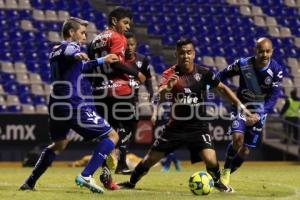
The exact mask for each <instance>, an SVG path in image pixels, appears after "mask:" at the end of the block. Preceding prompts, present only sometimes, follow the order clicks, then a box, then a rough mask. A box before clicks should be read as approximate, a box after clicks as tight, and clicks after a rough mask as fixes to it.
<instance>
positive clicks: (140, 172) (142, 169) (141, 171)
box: [130, 162, 149, 184]
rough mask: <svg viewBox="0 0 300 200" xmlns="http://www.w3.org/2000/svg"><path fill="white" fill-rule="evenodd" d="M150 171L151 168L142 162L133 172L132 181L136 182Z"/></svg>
mask: <svg viewBox="0 0 300 200" xmlns="http://www.w3.org/2000/svg"><path fill="white" fill-rule="evenodd" d="M148 171H149V168H148V167H146V166H144V164H143V163H142V162H140V163H139V164H138V165H137V166H136V168H135V169H134V171H133V172H132V174H131V177H130V183H132V184H136V183H137V182H138V181H139V180H140V179H141V178H142V177H143V176H144V175H146V174H147V173H148Z"/></svg>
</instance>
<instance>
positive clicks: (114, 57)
mask: <svg viewBox="0 0 300 200" xmlns="http://www.w3.org/2000/svg"><path fill="white" fill-rule="evenodd" d="M118 61H120V60H119V57H118V56H117V55H116V54H108V55H106V56H104V62H105V63H114V62H118Z"/></svg>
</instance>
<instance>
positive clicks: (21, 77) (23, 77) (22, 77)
mask: <svg viewBox="0 0 300 200" xmlns="http://www.w3.org/2000/svg"><path fill="white" fill-rule="evenodd" d="M16 78H17V81H18V83H20V84H29V83H30V81H29V76H28V74H27V73H24V72H20V73H17V74H16Z"/></svg>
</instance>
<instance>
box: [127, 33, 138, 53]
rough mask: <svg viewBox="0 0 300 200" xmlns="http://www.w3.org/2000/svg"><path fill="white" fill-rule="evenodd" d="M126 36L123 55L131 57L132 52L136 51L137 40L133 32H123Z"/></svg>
mask: <svg viewBox="0 0 300 200" xmlns="http://www.w3.org/2000/svg"><path fill="white" fill-rule="evenodd" d="M125 36H126V38H127V48H126V51H125V57H126V58H132V57H133V56H134V53H135V51H136V47H137V41H136V38H135V36H134V34H133V33H131V32H127V33H126V34H125Z"/></svg>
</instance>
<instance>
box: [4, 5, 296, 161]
mask: <svg viewBox="0 0 300 200" xmlns="http://www.w3.org/2000/svg"><path fill="white" fill-rule="evenodd" d="M120 5H122V6H126V7H129V8H131V9H132V11H133V14H134V26H133V32H134V33H136V35H137V37H138V40H139V47H138V52H140V53H142V54H144V55H146V56H147V57H148V58H149V59H150V60H151V64H152V65H153V66H154V70H155V72H153V73H154V74H156V75H155V76H153V80H157V81H159V77H160V76H159V74H161V73H162V71H163V70H164V69H166V68H167V67H168V66H169V65H170V64H173V62H174V56H173V55H174V44H175V43H176V40H177V39H179V38H180V37H181V36H188V37H191V38H192V39H193V40H194V41H195V42H196V53H197V63H200V64H202V65H204V66H206V67H208V68H210V69H211V70H213V71H214V72H217V71H219V70H221V69H223V68H224V67H226V66H227V64H230V63H231V62H233V61H234V59H235V58H238V57H241V56H250V55H252V48H253V46H254V41H255V40H256V39H257V38H259V37H262V36H267V37H270V38H271V39H272V41H273V44H274V47H275V51H274V58H275V60H277V61H278V62H279V63H280V64H282V65H283V66H284V70H285V72H284V76H285V77H284V79H283V90H282V94H281V98H280V99H279V100H278V102H277V104H276V107H275V109H274V113H273V114H272V115H271V116H270V117H269V120H268V122H267V124H266V127H265V130H264V132H265V134H264V137H263V140H262V143H261V144H260V145H259V147H258V148H257V149H256V150H255V151H254V154H253V155H251V158H250V159H251V160H297V159H299V158H300V156H299V145H298V144H299V143H298V144H297V141H292V140H291V139H290V138H287V139H288V140H287V141H288V142H286V143H282V142H281V141H282V140H283V139H284V138H285V137H286V135H287V134H286V130H285V129H284V128H283V124H284V123H286V122H285V121H284V120H283V119H281V118H280V117H279V115H278V111H279V110H280V109H281V107H282V106H283V103H284V99H285V98H287V96H289V93H290V91H291V90H292V89H293V87H295V86H296V87H297V90H298V93H300V84H299V83H300V76H299V75H300V49H299V47H300V1H299V0H276V1H272V0H181V1H179V0H172V1H168V0H160V1H158V0H147V1H140V0H139V1H132V0H120V1H116V0H115V1H105V0H90V1H88V0H80V1H79V0H78V1H75V0H0V21H1V32H0V63H1V66H0V161H20V160H22V159H23V158H24V156H25V155H26V153H27V152H28V151H30V150H32V149H33V148H34V147H35V146H36V145H46V144H47V143H48V142H49V139H48V135H47V112H48V111H47V99H48V97H47V96H48V95H49V92H50V90H51V86H50V84H49V78H50V77H49V76H50V68H49V64H48V53H49V49H50V48H51V46H52V45H53V44H54V43H56V42H58V41H60V39H61V37H60V28H61V25H62V22H63V21H64V20H65V19H66V18H68V17H69V16H76V17H81V18H83V19H86V20H88V21H90V22H91V23H90V25H89V26H88V41H90V40H91V39H92V38H93V37H94V36H95V35H96V34H97V32H98V31H99V30H103V29H104V28H105V27H106V26H105V25H106V20H107V15H106V14H107V13H108V12H109V11H111V10H112V9H113V8H115V7H116V6H120ZM227 84H229V85H230V86H231V87H232V88H233V89H234V88H236V86H237V84H238V80H237V79H233V80H231V81H228V83H227ZM155 86H157V85H155ZM142 92H145V90H141V93H142ZM141 96H142V95H141ZM142 97H144V96H142ZM139 100H140V102H147V101H148V99H147V98H140V99H139ZM214 102H216V103H218V104H219V105H220V106H219V107H218V109H217V110H214V109H210V110H209V111H210V112H212V113H213V112H217V113H218V112H221V113H224V114H227V113H228V109H227V107H226V106H223V102H222V101H221V100H220V99H218V98H216V99H214ZM141 113H143V115H144V119H143V120H141V121H140V124H139V128H140V129H139V130H138V132H137V133H136V134H135V137H134V138H133V145H131V151H133V152H135V153H137V154H139V155H142V154H143V153H144V152H145V151H146V150H147V148H148V146H149V145H150V143H151V142H152V141H153V134H152V129H151V125H150V122H149V117H150V115H151V110H150V107H143V108H142V110H141ZM297 126H298V125H297ZM227 129H228V121H226V120H225V121H224V120H220V119H216V120H214V121H213V122H211V123H210V130H211V131H212V132H213V134H214V136H215V138H216V141H217V142H216V147H217V151H218V155H219V158H220V159H222V158H224V155H223V154H224V152H225V151H224V148H225V143H226V142H227V141H228V140H229V139H230V138H228V137H227V136H224V133H225V132H226V131H227ZM72 139H73V141H74V142H73V144H71V145H70V148H69V149H68V150H67V151H66V152H65V153H64V154H62V155H61V156H60V158H59V159H61V160H72V159H78V158H79V157H80V155H85V154H86V153H87V152H89V151H90V149H91V148H90V147H89V146H91V145H86V144H82V143H80V142H79V141H80V138H79V137H78V136H77V135H73V136H72ZM178 155H179V158H180V159H188V157H187V154H186V152H185V151H182V150H180V151H179V153H178Z"/></svg>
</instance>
